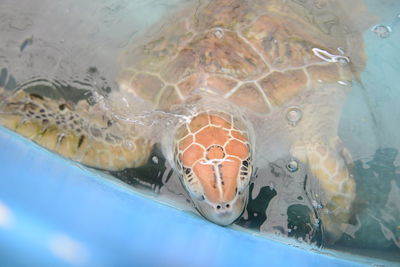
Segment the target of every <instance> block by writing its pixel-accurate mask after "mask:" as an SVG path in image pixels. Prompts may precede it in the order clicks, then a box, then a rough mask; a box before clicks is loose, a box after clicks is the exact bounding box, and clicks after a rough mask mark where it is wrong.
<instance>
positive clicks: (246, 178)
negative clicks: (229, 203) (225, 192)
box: [237, 158, 252, 195]
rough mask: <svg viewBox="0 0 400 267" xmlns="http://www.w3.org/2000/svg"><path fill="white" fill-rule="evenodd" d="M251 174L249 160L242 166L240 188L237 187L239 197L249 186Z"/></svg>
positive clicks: (239, 180)
mask: <svg viewBox="0 0 400 267" xmlns="http://www.w3.org/2000/svg"><path fill="white" fill-rule="evenodd" d="M251 173H252V165H251V159H250V158H247V159H246V160H243V161H242V164H241V166H240V172H239V178H238V187H237V191H238V194H239V195H240V194H241V193H242V192H243V190H245V189H246V187H247V186H248V185H249V182H250V176H251Z"/></svg>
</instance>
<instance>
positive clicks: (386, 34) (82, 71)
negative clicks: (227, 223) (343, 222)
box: [0, 0, 400, 262]
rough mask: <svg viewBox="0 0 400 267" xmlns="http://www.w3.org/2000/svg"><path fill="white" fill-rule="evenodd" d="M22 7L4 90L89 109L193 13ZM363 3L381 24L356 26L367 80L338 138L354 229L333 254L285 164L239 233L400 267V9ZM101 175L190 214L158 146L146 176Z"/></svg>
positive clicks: (121, 6) (267, 181)
mask: <svg viewBox="0 0 400 267" xmlns="http://www.w3.org/2000/svg"><path fill="white" fill-rule="evenodd" d="M23 2H24V3H23ZM23 2H22V1H21V2H20V4H19V6H16V4H15V2H14V1H8V0H5V1H4V0H3V2H2V3H1V7H2V8H1V11H0V33H1V36H2V38H1V40H0V69H1V70H2V72H1V75H0V82H1V83H2V84H3V85H4V86H5V87H6V88H7V89H10V90H12V89H14V88H18V87H21V86H22V87H24V88H25V89H26V88H29V89H28V90H31V91H32V92H40V93H45V94H46V95H50V96H52V97H53V98H55V99H57V98H64V99H65V98H66V99H68V100H70V101H76V100H77V99H82V98H88V99H93V102H101V101H102V100H101V99H102V97H107V95H108V93H109V92H110V91H112V90H114V89H115V88H117V83H116V82H115V77H116V76H117V74H118V66H119V63H118V61H117V58H118V56H119V53H120V50H121V49H123V48H124V47H126V46H127V44H129V43H130V42H132V40H135V37H136V38H137V37H138V36H142V35H143V34H144V33H146V31H147V30H148V29H149V28H151V25H153V24H154V23H156V22H157V21H158V20H159V19H160V17H161V16H162V15H163V14H166V13H170V12H172V11H173V10H174V9H176V8H178V7H180V6H181V5H185V4H187V3H186V2H187V1H178V0H176V1H161V0H159V1H115V0H114V1H111V0H110V1H85V2H84V3H82V2H79V1H73V0H69V1H63V2H55V1H40V3H39V1H23ZM365 2H366V3H367V5H368V6H369V9H370V12H372V13H373V14H374V15H376V17H375V18H374V19H372V21H373V23H372V22H371V20H370V18H360V17H355V20H356V21H357V22H358V23H359V24H360V28H363V29H365V30H364V34H363V37H364V40H365V47H366V52H367V54H368V62H367V67H366V69H365V70H364V71H363V73H362V76H361V80H360V81H354V82H353V84H352V91H351V93H350V96H349V97H348V98H347V100H346V103H345V106H344V110H343V114H342V116H341V120H340V128H339V134H340V136H341V138H342V140H343V142H344V144H345V146H346V147H347V148H348V149H349V151H350V153H351V155H352V158H353V161H354V167H353V172H354V176H355V180H356V182H357V198H356V200H355V212H354V216H353V217H352V218H351V220H350V221H349V224H350V227H349V228H348V229H347V231H346V232H345V234H344V235H343V236H342V237H341V238H340V239H339V240H338V241H337V242H336V243H335V244H334V245H328V244H326V243H325V242H324V235H323V233H322V231H321V221H320V219H319V216H318V212H319V210H320V209H321V208H322V206H321V203H319V202H318V200H316V199H313V198H312V197H310V195H311V193H312V192H311V191H312V190H313V189H314V187H313V184H312V183H313V182H312V180H308V181H307V180H305V177H306V176H307V175H306V174H307V170H306V168H305V166H303V165H302V164H301V163H299V162H297V161H296V159H293V158H291V157H285V156H283V157H281V158H279V159H277V160H275V161H271V162H268V164H265V165H264V166H258V168H257V170H256V172H255V175H254V176H255V179H254V180H253V182H252V184H251V186H250V200H249V204H248V207H247V209H246V211H245V213H244V214H243V216H242V217H241V218H240V219H239V220H238V221H237V222H236V223H235V225H234V226H233V227H234V228H236V229H238V230H245V231H253V232H257V233H260V234H262V235H267V236H269V237H271V238H274V236H278V237H282V236H283V237H289V238H292V239H296V240H298V242H299V243H300V244H301V243H311V244H313V245H314V246H317V247H320V246H322V247H327V246H328V247H329V248H331V249H334V250H339V251H345V252H351V253H353V254H356V255H365V256H368V257H376V258H381V259H386V260H389V261H394V262H400V257H399V255H400V253H399V252H400V217H399V216H400V205H399V203H400V199H399V198H400V197H399V196H400V170H399V166H400V157H399V156H398V151H399V149H400V139H399V138H398V134H397V133H398V129H399V126H398V125H399V122H400V120H399V118H400V107H399V105H398V104H397V103H398V101H399V100H400V93H399V92H398V90H397V87H398V84H399V83H400V78H399V76H398V74H397V73H398V70H399V69H400V55H399V53H397V52H396V51H398V49H399V41H400V18H399V14H400V3H398V1H396V0H391V1H389V0H375V1H373V0H368V1H365ZM89 14H90V15H89ZM50 25H51V27H50ZM99 55H100V56H99ZM90 97H92V98H90ZM136 111H137V110H134V112H136ZM301 116H302V114H301V110H298V108H297V107H293V108H292V109H290V110H288V113H287V116H286V117H287V119H288V120H289V122H290V123H291V124H293V125H294V126H295V125H296V124H297V123H298V121H299V120H301ZM133 118H135V117H133ZM105 173H106V174H109V175H110V176H112V177H116V178H118V179H119V180H121V181H123V182H125V183H126V184H128V185H130V186H133V187H134V188H136V189H139V190H143V191H145V192H147V193H148V194H150V195H152V196H153V197H156V198H158V199H160V200H162V201H164V202H168V203H173V204H174V205H176V206H178V207H180V208H181V209H184V210H187V211H189V212H190V211H193V208H192V206H191V204H190V201H189V198H188V196H187V194H186V192H185V191H184V190H183V188H182V186H181V184H180V182H179V180H178V179H177V178H178V177H177V176H176V174H175V173H174V172H173V171H172V170H171V168H170V167H169V166H168V164H167V163H166V160H165V157H164V156H163V155H162V153H161V150H160V147H158V146H156V147H155V148H154V149H153V151H152V155H151V156H150V160H149V161H148V162H147V164H146V165H145V166H143V167H139V168H130V169H126V170H123V171H111V172H110V171H109V172H105ZM305 185H307V186H305ZM322 223H323V222H322Z"/></svg>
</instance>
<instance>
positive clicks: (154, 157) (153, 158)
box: [151, 156, 158, 164]
mask: <svg viewBox="0 0 400 267" xmlns="http://www.w3.org/2000/svg"><path fill="white" fill-rule="evenodd" d="M151 160H152V161H153V162H154V163H155V164H158V158H157V157H156V156H153V157H152V158H151Z"/></svg>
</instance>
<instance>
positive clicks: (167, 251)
mask: <svg viewBox="0 0 400 267" xmlns="http://www.w3.org/2000/svg"><path fill="white" fill-rule="evenodd" d="M0 147H1V151H0V162H1V179H0V259H1V262H2V264H5V265H10V266H11V265H12V266H18V265H24V266H63V265H66V266H69V265H78V266H79V265H85V266H110V265H113V266H127V265H129V266H343V267H344V266H357V264H356V263H355V262H349V261H345V260H341V259H338V258H334V257H331V256H327V255H322V254H317V253H313V252H310V251H308V250H305V249H299V248H295V247H293V246H287V245H284V244H281V243H279V242H275V241H271V240H268V239H266V238H261V237H258V236H254V235H251V234H248V233H243V232H239V231H236V230H233V229H230V228H224V227H220V226H217V225H214V224H212V223H209V222H207V221H205V220H203V219H201V218H198V217H196V216H194V215H192V214H190V213H186V212H183V211H180V210H178V209H175V208H173V207H169V206H167V205H164V204H161V203H158V202H156V201H153V200H151V199H148V198H145V197H143V196H141V195H139V194H137V193H133V192H131V191H130V190H129V189H126V188H124V187H123V186H119V185H117V184H115V183H113V182H111V181H109V180H106V179H104V178H101V177H99V176H98V175H97V174H95V173H93V172H90V171H88V170H85V169H83V168H82V167H79V166H78V165H74V164H72V163H71V162H69V161H67V160H65V159H63V158H61V157H58V156H54V155H53V154H51V153H49V152H47V151H45V150H44V149H42V148H40V147H38V146H36V145H32V143H30V142H29V141H27V140H25V139H23V138H21V137H18V136H17V135H15V134H14V133H11V132H9V131H8V130H5V129H3V128H1V129H0ZM3 266H4V265H3Z"/></svg>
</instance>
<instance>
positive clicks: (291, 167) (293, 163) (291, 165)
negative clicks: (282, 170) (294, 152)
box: [286, 159, 299, 172]
mask: <svg viewBox="0 0 400 267" xmlns="http://www.w3.org/2000/svg"><path fill="white" fill-rule="evenodd" d="M286 169H288V171H290V172H295V171H297V170H298V169H299V162H298V161H297V160H295V159H291V160H289V162H288V164H287V165H286Z"/></svg>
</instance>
